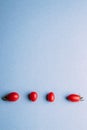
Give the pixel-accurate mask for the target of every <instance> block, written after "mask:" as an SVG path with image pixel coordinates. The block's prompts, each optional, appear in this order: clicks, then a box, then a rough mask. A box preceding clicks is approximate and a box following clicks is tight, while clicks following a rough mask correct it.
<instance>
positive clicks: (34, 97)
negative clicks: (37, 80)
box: [29, 92, 38, 102]
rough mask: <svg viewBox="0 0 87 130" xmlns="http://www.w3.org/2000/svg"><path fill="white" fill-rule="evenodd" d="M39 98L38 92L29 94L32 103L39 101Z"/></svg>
mask: <svg viewBox="0 0 87 130" xmlns="http://www.w3.org/2000/svg"><path fill="white" fill-rule="evenodd" d="M37 98H38V94H37V92H31V93H30V94H29V99H30V100H31V101H32V102H35V101H36V100H37Z"/></svg>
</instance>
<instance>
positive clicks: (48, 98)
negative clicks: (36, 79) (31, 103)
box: [46, 92, 55, 102]
mask: <svg viewBox="0 0 87 130" xmlns="http://www.w3.org/2000/svg"><path fill="white" fill-rule="evenodd" d="M46 98H47V100H48V101H49V102H54V100H55V94H54V93H53V92H49V93H48V94H47V97H46Z"/></svg>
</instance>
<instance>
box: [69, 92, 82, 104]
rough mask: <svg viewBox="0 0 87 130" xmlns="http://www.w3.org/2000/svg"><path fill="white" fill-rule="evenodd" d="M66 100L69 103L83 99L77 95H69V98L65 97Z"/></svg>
mask: <svg viewBox="0 0 87 130" xmlns="http://www.w3.org/2000/svg"><path fill="white" fill-rule="evenodd" d="M67 100H69V101H71V102H79V101H82V100H83V97H81V96H80V95H78V94H70V95H69V96H67Z"/></svg>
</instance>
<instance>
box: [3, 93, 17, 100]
mask: <svg viewBox="0 0 87 130" xmlns="http://www.w3.org/2000/svg"><path fill="white" fill-rule="evenodd" d="M3 99H4V100H7V101H11V102H15V101H17V100H18V99H19V94H18V93H17V92H11V93H9V94H8V95H6V96H5V97H4V98H3Z"/></svg>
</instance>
